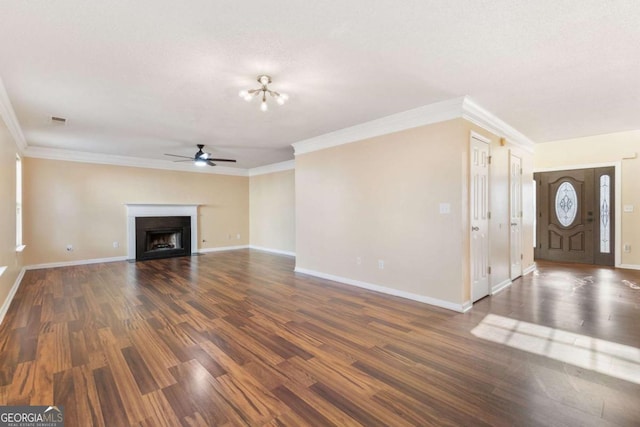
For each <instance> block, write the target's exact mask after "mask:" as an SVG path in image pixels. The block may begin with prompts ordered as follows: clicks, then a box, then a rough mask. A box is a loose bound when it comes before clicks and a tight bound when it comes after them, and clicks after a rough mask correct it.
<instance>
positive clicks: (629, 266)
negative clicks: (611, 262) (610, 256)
mask: <svg viewBox="0 0 640 427" xmlns="http://www.w3.org/2000/svg"><path fill="white" fill-rule="evenodd" d="M618 268H626V269H629V270H640V265H638V264H620V265H619V266H618Z"/></svg>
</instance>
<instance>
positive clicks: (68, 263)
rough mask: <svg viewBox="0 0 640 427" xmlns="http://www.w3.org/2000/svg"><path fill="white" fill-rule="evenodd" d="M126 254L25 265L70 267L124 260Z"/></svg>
mask: <svg viewBox="0 0 640 427" xmlns="http://www.w3.org/2000/svg"><path fill="white" fill-rule="evenodd" d="M126 260H127V257H126V256H114V257H110V258H93V259H79V260H75V261H63V262H49V263H45V264H32V265H27V266H26V267H25V269H26V270H40V269H42V268H56V267H70V266H74V265H87V264H99V263H101V262H117V261H126Z"/></svg>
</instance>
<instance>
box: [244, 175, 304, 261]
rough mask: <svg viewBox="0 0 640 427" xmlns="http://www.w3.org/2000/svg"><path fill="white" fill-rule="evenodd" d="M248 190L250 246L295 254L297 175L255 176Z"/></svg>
mask: <svg viewBox="0 0 640 427" xmlns="http://www.w3.org/2000/svg"><path fill="white" fill-rule="evenodd" d="M249 187H250V211H251V214H250V222H251V245H252V246H255V247H259V248H264V249H271V250H276V251H282V252H295V250H296V238H295V236H296V222H295V173H294V171H293V170H288V171H281V172H274V173H268V174H264V175H257V176H252V177H251V179H250V184H249Z"/></svg>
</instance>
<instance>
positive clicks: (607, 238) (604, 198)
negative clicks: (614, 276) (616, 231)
mask: <svg viewBox="0 0 640 427" xmlns="http://www.w3.org/2000/svg"><path fill="white" fill-rule="evenodd" d="M610 189H611V178H610V177H609V175H602V176H601V177H600V252H601V253H603V254H608V253H611V221H610V220H611V199H610V196H611V191H610Z"/></svg>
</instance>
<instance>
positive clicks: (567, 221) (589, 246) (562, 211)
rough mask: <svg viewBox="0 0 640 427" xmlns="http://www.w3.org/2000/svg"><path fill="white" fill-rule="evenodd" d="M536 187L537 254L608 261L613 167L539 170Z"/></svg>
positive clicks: (565, 259)
mask: <svg viewBox="0 0 640 427" xmlns="http://www.w3.org/2000/svg"><path fill="white" fill-rule="evenodd" d="M534 179H535V181H536V187H537V200H536V205H537V211H538V212H537V213H536V214H537V216H538V218H537V219H538V221H537V231H536V233H537V234H536V236H537V239H536V241H537V243H538V244H537V247H536V249H535V256H536V258H537V259H545V260H551V261H559V262H577V263H583V264H596V263H597V264H601V265H613V264H614V252H613V250H614V246H613V236H614V233H613V230H614V228H613V218H614V211H613V206H614V204H613V195H614V191H613V190H614V189H613V182H614V168H613V167H607V168H597V169H576V170H568V171H555V172H541V173H536V174H535V175H534Z"/></svg>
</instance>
